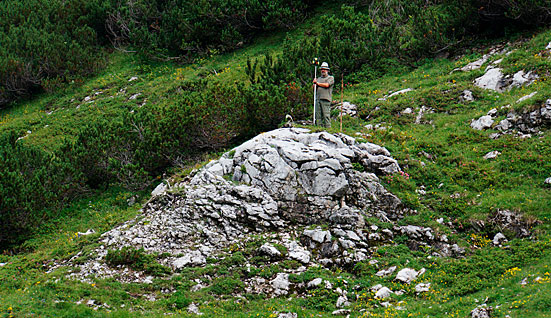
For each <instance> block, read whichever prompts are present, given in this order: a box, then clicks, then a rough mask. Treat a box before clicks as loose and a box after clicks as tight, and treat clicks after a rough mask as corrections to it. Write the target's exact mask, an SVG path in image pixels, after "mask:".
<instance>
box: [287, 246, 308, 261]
mask: <svg viewBox="0 0 551 318" xmlns="http://www.w3.org/2000/svg"><path fill="white" fill-rule="evenodd" d="M287 249H288V250H289V257H290V258H292V259H295V260H297V261H299V262H301V263H303V264H308V263H310V257H311V254H310V252H309V251H308V250H307V249H305V248H304V247H302V246H300V245H298V244H297V242H291V243H290V244H289V245H288V246H287Z"/></svg>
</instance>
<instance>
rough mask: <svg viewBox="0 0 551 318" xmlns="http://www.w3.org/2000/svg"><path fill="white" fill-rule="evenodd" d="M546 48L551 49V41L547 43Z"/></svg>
mask: <svg viewBox="0 0 551 318" xmlns="http://www.w3.org/2000/svg"><path fill="white" fill-rule="evenodd" d="M545 49H546V50H551V42H549V44H547V46H546V47H545Z"/></svg>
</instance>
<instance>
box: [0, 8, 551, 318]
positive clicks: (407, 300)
mask: <svg viewBox="0 0 551 318" xmlns="http://www.w3.org/2000/svg"><path fill="white" fill-rule="evenodd" d="M5 3H6V5H4V4H3V5H2V7H1V8H0V17H2V18H1V19H0V42H1V43H2V44H4V43H8V45H2V47H0V51H2V52H4V53H5V54H0V56H2V57H0V105H2V107H3V108H2V109H0V160H1V161H2V165H1V166H0V199H1V200H0V221H1V222H0V246H2V248H3V249H5V250H4V253H3V254H2V255H0V286H1V288H0V316H2V317H27V316H29V317H32V316H46V317H54V316H55V317H59V316H64V317H87V316H89V317H96V316H97V317H104V316H113V317H134V316H136V315H141V316H142V315H145V316H150V317H157V316H158V317H161V316H164V315H165V313H172V314H176V315H177V316H184V317H185V316H188V315H189V316H193V315H192V314H188V313H187V308H188V306H189V304H191V303H192V302H193V303H195V304H198V306H199V309H200V311H201V312H203V313H204V314H205V315H204V316H206V317H220V316H227V317H257V316H262V317H277V315H278V314H274V312H278V313H283V312H288V311H289V312H295V313H298V315H299V317H317V316H322V317H325V316H330V315H331V312H332V311H333V310H335V309H336V308H335V302H336V299H337V298H338V295H337V294H335V293H334V292H328V291H327V290H324V289H313V290H312V291H311V295H310V297H307V298H295V297H292V295H291V297H290V298H273V299H263V298H262V297H259V296H258V295H247V294H244V295H243V296H242V297H240V298H236V297H234V296H232V294H233V292H234V291H236V290H237V291H239V290H240V288H241V287H242V286H240V284H239V281H240V279H241V277H242V276H240V275H246V274H244V272H245V271H244V269H243V268H242V264H241V263H240V260H241V259H242V258H243V257H248V256H250V255H251V254H250V253H251V249H252V248H253V247H239V250H237V251H235V252H236V253H235V255H236V256H235V259H231V260H228V262H227V264H225V265H224V266H223V268H222V267H218V266H214V265H207V266H206V267H203V268H191V269H189V270H187V271H185V272H182V273H180V274H179V275H167V273H165V272H163V269H162V268H160V269H159V268H153V269H151V268H149V269H148V268H144V267H143V266H144V265H143V264H144V263H151V262H154V260H155V259H160V258H162V255H143V254H141V253H139V252H136V253H134V254H132V255H131V257H130V260H128V259H126V260H123V261H122V262H123V264H130V265H131V264H137V265H135V266H137V268H139V269H141V270H152V271H157V272H156V273H157V274H159V276H158V277H156V278H155V279H154V280H153V283H152V284H135V283H132V284H124V283H120V282H117V281H116V280H105V279H98V280H97V281H94V282H91V283H83V282H79V281H75V280H71V279H68V278H66V277H65V275H64V273H65V271H66V269H57V270H54V271H52V272H50V271H48V269H49V268H50V265H51V264H52V263H55V262H60V261H63V260H67V259H69V258H71V257H72V256H74V255H75V254H77V253H78V252H79V251H81V250H93V248H95V247H96V245H98V243H97V241H98V238H99V234H100V233H102V232H104V231H106V230H108V229H110V228H112V227H113V226H115V225H117V224H120V222H122V221H124V220H128V219H130V218H132V217H134V216H136V215H137V213H138V209H139V205H140V204H141V203H143V202H145V201H146V200H147V199H149V191H150V190H151V189H152V187H153V186H154V185H156V184H158V183H159V181H160V180H161V179H166V178H168V176H173V177H172V178H176V179H178V178H183V177H185V176H186V175H187V174H188V173H189V172H190V170H191V169H192V168H195V167H199V166H201V165H202V164H203V163H205V162H206V160H208V159H211V158H215V157H218V156H219V155H220V154H221V151H223V150H225V149H228V148H229V147H231V146H233V145H236V144H237V143H239V142H241V141H244V140H246V139H247V138H250V137H253V136H254V135H256V134H258V133H260V132H263V131H267V130H270V129H273V128H276V127H278V126H279V125H280V124H281V123H282V122H283V121H284V118H285V115H286V114H291V115H292V116H293V118H294V119H295V120H296V121H299V120H303V119H309V118H311V112H312V110H311V105H310V103H311V94H310V85H309V83H310V80H311V77H312V74H311V73H312V66H311V65H310V61H311V59H312V57H314V56H318V57H320V58H321V59H322V60H326V61H328V62H329V63H330V65H331V66H332V73H334V75H335V78H338V79H340V78H341V74H343V77H344V83H345V89H344V99H345V100H347V101H350V102H352V103H354V104H355V105H357V106H358V113H359V116H358V117H355V118H352V117H345V118H344V121H343V132H344V133H346V134H348V135H350V136H354V137H356V138H357V139H358V140H360V141H369V142H373V143H375V144H379V145H382V146H384V147H386V148H387V149H388V150H389V151H390V152H391V154H392V156H393V157H394V158H396V159H398V162H399V164H400V166H401V167H402V169H403V170H404V172H405V174H401V175H391V176H387V177H384V178H383V181H384V183H385V186H386V187H387V189H388V190H389V191H391V192H392V193H395V194H396V195H398V197H400V199H402V200H403V202H404V203H405V204H407V206H408V207H410V208H412V209H414V210H416V211H417V213H416V214H412V215H409V216H407V217H406V218H405V219H404V220H403V221H401V222H402V223H403V225H406V224H415V225H422V226H431V227H433V228H435V229H437V230H438V231H440V232H441V233H445V234H447V235H448V237H449V238H450V240H451V241H453V242H457V244H458V245H459V246H461V247H462V248H465V249H466V250H467V255H466V256H465V258H459V259H453V258H450V259H447V258H439V257H432V256H431V255H430V252H428V251H423V249H410V248H409V247H408V244H407V238H401V237H396V238H395V243H396V244H395V245H394V246H391V247H388V246H387V247H381V248H380V249H379V251H378V253H377V255H373V257H374V258H376V259H377V260H378V265H377V266H378V267H377V266H375V265H373V264H370V263H369V262H368V260H366V261H362V262H358V263H357V264H356V266H354V267H353V268H350V269H347V270H342V271H341V270H339V271H328V270H326V269H324V268H321V267H320V268H317V267H316V268H310V269H308V271H307V272H305V273H303V274H301V275H298V276H297V277H294V278H293V279H294V280H296V281H304V282H308V281H309V280H311V279H313V278H316V277H323V278H324V279H325V280H328V281H331V282H332V283H333V284H334V285H335V286H339V287H341V288H343V289H346V288H348V289H350V290H349V292H350V293H351V294H355V295H357V297H356V298H355V299H354V300H353V304H352V313H351V316H353V317H426V316H430V317H465V316H468V315H469V314H470V311H471V310H472V309H474V308H475V307H477V306H478V305H480V304H482V303H486V304H487V305H488V306H492V307H493V308H494V310H493V312H492V317H494V316H495V317H506V316H510V317H549V308H550V307H551V298H550V297H549V295H550V294H551V288H550V287H549V286H550V285H549V282H550V277H549V276H550V274H549V268H548V264H550V263H551V255H550V253H549V250H550V249H549V247H550V244H551V236H550V233H551V232H550V230H551V229H550V227H549V224H550V223H549V221H550V218H551V214H550V211H549V205H550V202H551V193H550V192H549V191H550V188H549V185H548V184H546V183H545V182H544V181H545V180H546V179H547V178H549V177H551V173H549V171H551V146H549V145H551V136H550V135H549V131H548V127H547V126H546V124H544V125H542V127H540V128H541V133H539V134H532V135H531V137H529V138H528V137H527V136H524V134H522V136H520V137H519V135H517V134H514V133H513V134H505V135H502V136H500V137H499V138H497V139H493V138H490V134H492V133H496V132H497V131H498V130H497V129H495V124H494V127H493V128H490V129H488V130H474V129H472V128H471V127H470V123H471V120H472V119H478V118H479V117H481V116H483V115H486V114H487V113H488V112H489V111H490V110H491V109H493V108H496V110H497V114H496V115H495V116H494V119H495V121H496V123H497V122H499V121H500V120H501V119H504V118H506V116H507V114H508V112H509V111H510V110H512V109H515V110H516V111H517V112H519V113H522V112H524V111H526V112H528V111H532V110H535V109H539V108H541V107H542V106H543V105H544V104H545V102H546V101H547V100H548V99H550V98H551V84H549V81H548V79H549V76H550V74H549V69H550V66H551V60H550V56H551V53H550V52H549V50H548V49H546V46H547V45H548V44H549V42H550V41H551V31H549V30H548V29H547V28H546V27H545V25H548V23H549V19H550V16H551V15H550V14H549V5H548V4H547V2H546V1H537V0H531V1H528V0H526V1H517V2H514V3H511V2H510V1H466V0H465V1H435V2H426V1H399V0H390V1H385V2H372V1H348V2H346V5H344V6H343V7H340V6H339V7H336V6H327V7H322V8H315V7H314V6H313V3H312V2H310V1H283V0H282V1H277V2H271V3H273V6H272V5H265V4H263V3H261V2H259V1H244V2H241V1H219V2H216V1H215V2H209V5H210V6H206V5H205V2H204V1H192V2H190V1H181V3H180V1H170V2H164V1H158V2H156V1H153V2H151V1H128V2H126V1H116V0H111V1H100V0H96V1H89V2H86V3H85V2H82V1H77V0H73V1H65V2H62V1H51V2H49V4H43V3H42V2H39V1H36V2H35V3H34V4H33V2H32V1H31V2H30V3H26V4H25V5H23V3H22V2H21V1H15V0H8V1H5ZM37 8H39V9H37ZM176 8H178V9H176ZM535 8H537V10H536V9H535ZM14 12H16V13H17V14H14ZM304 14H307V16H308V18H306V19H304V18H303V16H304ZM386 19H388V20H386ZM52 21H64V22H56V23H53V22H52ZM182 21H183V22H182ZM221 21H222V22H221ZM226 21H230V23H226ZM77 26H78V27H77ZM533 27H538V28H533ZM288 30H290V31H288ZM69 31H70V32H69ZM58 34H64V37H59V36H56V35H58ZM184 34H185V35H184ZM476 34H481V35H480V36H479V37H478V36H476ZM113 44H114V46H115V47H116V48H118V49H119V50H115V51H113V50H112V49H111V48H112V47H113ZM44 48H48V49H46V50H45V49H44ZM494 48H498V49H497V54H494V55H492V56H491V57H490V58H489V60H488V61H487V62H486V63H487V64H484V65H483V67H482V68H481V69H477V70H473V71H470V72H462V71H454V69H456V68H460V67H463V66H465V65H467V64H468V63H470V62H473V61H475V60H478V59H479V58H481V57H482V56H483V55H485V54H488V53H490V51H492V50H493V49H494ZM123 51H125V52H123ZM128 51H136V53H129V52H128ZM444 53H446V54H444ZM437 55H438V56H439V57H436V56H437ZM443 56H447V57H443ZM500 59H502V60H501V61H500V63H499V67H500V68H502V69H503V72H504V73H505V74H509V75H513V74H515V73H517V72H518V71H521V70H524V71H525V72H529V71H532V72H535V73H536V74H538V76H539V78H538V79H537V80H536V81H535V82H534V83H533V84H531V85H529V86H522V87H518V88H512V89H510V90H506V91H504V92H501V93H497V92H494V91H491V90H484V89H481V88H478V87H475V86H474V85H473V81H474V80H475V79H476V78H478V77H480V76H482V75H483V74H484V73H485V72H484V68H485V67H486V66H487V65H490V64H491V63H493V62H495V61H498V60H500ZM406 88H411V89H412V91H409V92H407V93H404V94H398V95H395V96H392V97H388V96H389V95H390V94H391V93H392V92H396V91H399V90H402V89H406ZM467 89H468V90H471V91H472V93H473V95H474V101H473V102H464V101H460V99H459V96H460V95H461V93H462V92H463V91H464V90H467ZM536 91H537V94H536V95H534V96H533V97H532V98H529V99H526V100H524V101H520V102H517V101H518V100H519V99H520V98H521V97H524V96H527V95H529V94H530V93H532V92H536ZM334 96H335V97H337V96H340V89H336V90H335V92H334ZM507 105H510V107H507V108H502V106H507ZM407 108H410V109H411V112H408V111H404V110H406V109H407ZM421 109H426V110H427V111H426V112H425V115H424V116H423V117H422V118H421V119H420V120H417V115H418V114H419V111H420V110H421ZM366 125H371V127H379V128H380V127H384V128H383V129H369V128H368V127H370V126H367V127H366ZM316 129H318V128H316ZM328 131H329V132H338V131H339V123H338V122H337V121H336V120H335V121H333V123H332V127H331V128H330V129H328ZM521 137H522V138H521ZM495 150H497V151H499V152H500V155H498V156H497V157H496V158H494V159H491V160H487V159H484V158H483V156H484V155H485V154H487V153H489V152H491V151H495ZM420 190H421V191H420ZM136 201H137V203H136V204H129V202H130V203H132V202H136ZM498 210H511V211H515V212H518V213H519V214H521V215H522V222H523V224H526V225H527V226H528V227H529V228H530V231H531V232H530V235H528V236H527V237H520V236H519V237H517V236H518V235H517V234H518V233H515V231H514V230H511V229H504V228H500V227H499V226H498V225H496V224H495V223H492V222H490V220H491V218H492V217H494V216H495V214H496V212H497V211H498ZM439 219H441V220H440V222H437V220H439ZM449 224H451V226H450V225H449ZM379 226H381V227H384V226H385V225H384V224H379ZM90 228H93V229H94V230H95V231H96V232H97V234H92V235H88V236H82V235H79V234H77V233H78V232H86V231H87V230H88V229H90ZM498 232H502V233H504V234H505V236H506V237H507V238H508V239H509V241H508V242H506V243H503V244H502V246H501V247H499V246H494V244H492V238H493V237H494V235H495V234H496V233H498ZM121 257H124V255H123V256H121ZM81 261H82V262H85V261H86V259H82V260H81ZM115 263H116V262H115ZM121 264H122V263H121ZM406 264H409V265H408V266H415V267H425V268H426V269H427V272H426V273H425V275H424V278H423V280H424V281H426V282H430V283H431V289H430V292H428V293H419V294H417V293H416V292H415V291H414V290H413V286H401V285H399V283H397V282H395V281H392V280H391V279H390V278H381V277H377V276H374V274H375V273H376V272H377V271H378V270H379V269H381V268H387V267H389V266H392V265H397V266H405V265H406ZM130 265H129V266H130ZM287 265H289V264H287ZM140 266H141V267H140ZM281 266H286V265H285V264H282V265H281ZM289 266H293V265H292V264H290V265H289ZM276 272H277V269H276V268H273V269H271V271H270V270H265V271H264V272H262V273H261V274H259V275H262V277H266V278H272V277H273V275H274V274H275V273H276ZM169 274H171V273H169ZM205 275H210V276H217V277H218V278H219V279H218V280H217V281H216V282H215V284H213V285H212V286H211V287H210V288H207V289H203V290H200V291H191V290H190V289H191V287H192V284H191V283H190V282H191V280H192V279H201V278H202V277H204V276H205ZM537 277H539V279H536V278H537ZM524 279H526V282H527V283H526V284H520V282H521V281H523V280H524ZM344 280H346V281H347V284H345V283H344V282H343V281H344ZM377 283H382V284H385V283H386V284H387V285H388V286H389V287H392V290H399V289H401V288H403V289H406V291H407V293H406V294H404V295H402V296H393V298H392V300H391V302H392V303H393V304H394V306H390V307H388V308H387V307H384V306H381V305H380V302H379V301H378V300H376V299H374V297H373V293H372V292H371V291H370V290H369V287H371V286H373V285H375V284H377ZM354 286H361V288H360V289H358V290H356V289H353V287H354ZM167 291H170V292H167ZM349 298H351V297H349ZM90 300H94V303H95V305H94V304H92V305H90V304H89V301H90ZM104 304H107V306H105V305H104ZM94 307H95V308H94ZM399 307H402V309H404V310H399V309H398V308H399Z"/></svg>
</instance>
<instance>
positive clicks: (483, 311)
mask: <svg viewBox="0 0 551 318" xmlns="http://www.w3.org/2000/svg"><path fill="white" fill-rule="evenodd" d="M492 311H493V308H492V307H488V306H486V305H482V306H479V307H476V308H475V309H473V310H472V311H471V317H472V318H490V317H491V316H492Z"/></svg>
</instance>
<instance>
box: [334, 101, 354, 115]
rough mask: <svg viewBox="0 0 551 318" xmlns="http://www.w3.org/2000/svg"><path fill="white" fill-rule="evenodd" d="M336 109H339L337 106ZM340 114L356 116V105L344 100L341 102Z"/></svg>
mask: <svg viewBox="0 0 551 318" xmlns="http://www.w3.org/2000/svg"><path fill="white" fill-rule="evenodd" d="M337 109H339V111H340V107H339V106H337ZM342 114H343V116H350V117H356V116H357V114H358V106H356V105H354V104H352V103H350V102H347V101H344V102H343V103H342Z"/></svg>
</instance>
